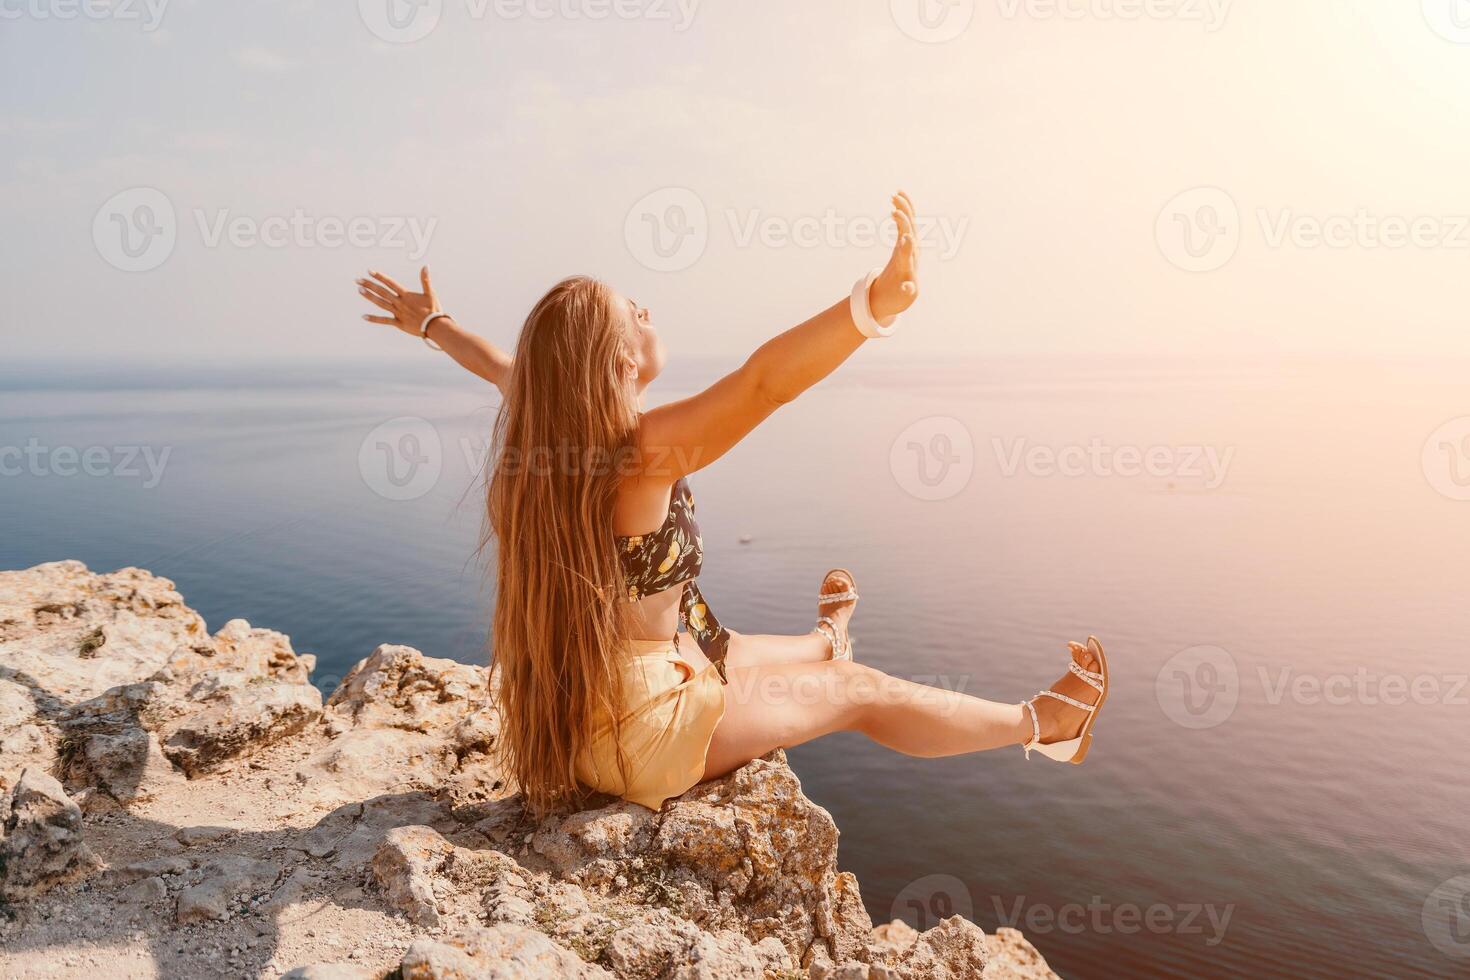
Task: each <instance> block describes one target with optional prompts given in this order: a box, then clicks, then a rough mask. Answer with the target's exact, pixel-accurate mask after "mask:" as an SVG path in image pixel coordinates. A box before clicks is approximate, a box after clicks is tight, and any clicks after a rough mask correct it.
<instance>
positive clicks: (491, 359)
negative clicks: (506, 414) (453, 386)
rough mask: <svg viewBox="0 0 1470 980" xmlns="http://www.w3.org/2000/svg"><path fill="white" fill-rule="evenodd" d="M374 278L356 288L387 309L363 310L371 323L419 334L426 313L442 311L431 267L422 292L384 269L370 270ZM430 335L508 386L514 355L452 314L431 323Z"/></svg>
mask: <svg viewBox="0 0 1470 980" xmlns="http://www.w3.org/2000/svg"><path fill="white" fill-rule="evenodd" d="M368 275H369V276H371V277H372V278H371V279H359V280H357V291H358V292H359V293H361V294H362V296H363V298H364V299H366V300H368V301H369V302H370V303H373V304H374V305H376V306H379V307H381V308H382V309H384V310H386V311H387V312H388V313H389V314H390V315H389V316H371V315H367V314H364V315H363V319H364V320H368V321H370V322H372V323H385V324H387V325H389V326H393V327H397V328H398V329H399V330H402V331H403V332H404V333H406V334H409V335H411V336H414V337H417V336H419V327H420V325H421V324H422V323H423V322H424V317H426V316H428V315H429V314H430V313H437V312H439V311H440V310H441V309H442V307H440V305H439V297H438V296H436V295H435V294H434V284H433V283H432V282H431V281H430V280H429V267H428V266H424V267H423V268H422V269H421V270H419V280H420V281H421V282H422V284H423V290H424V291H423V292H422V293H415V292H413V291H412V290H409V289H405V288H404V287H403V286H401V285H399V284H398V282H397V281H396V280H394V279H392V278H391V277H389V276H385V275H383V274H382V273H381V272H376V271H373V272H369V273H368ZM429 339H430V340H432V341H433V342H434V343H436V344H438V345H439V346H440V347H442V348H443V349H444V353H446V354H448V355H449V356H450V357H452V358H454V359H455V361H457V362H458V363H459V365H460V366H461V367H463V368H464V369H465V370H467V371H469V372H470V373H472V374H477V375H479V376H480V377H482V378H484V379H485V380H486V381H488V382H490V383H491V384H493V385H494V386H495V387H497V388H499V389H501V391H504V390H505V381H506V379H507V378H509V377H510V363H511V356H510V354H508V353H506V352H505V351H503V350H501V349H500V348H499V347H496V346H495V345H494V344H492V343H490V342H489V341H488V340H486V339H484V338H483V337H480V336H478V335H476V334H473V333H471V332H470V331H468V330H466V329H464V328H463V327H461V326H460V325H459V324H458V323H456V322H455V320H454V318H453V317H450V316H441V317H438V318H437V319H435V320H434V322H433V323H431V324H429Z"/></svg>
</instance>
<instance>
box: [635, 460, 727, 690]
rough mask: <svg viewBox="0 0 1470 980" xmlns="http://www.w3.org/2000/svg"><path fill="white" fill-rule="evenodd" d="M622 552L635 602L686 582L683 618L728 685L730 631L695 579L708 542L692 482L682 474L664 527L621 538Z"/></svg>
mask: <svg viewBox="0 0 1470 980" xmlns="http://www.w3.org/2000/svg"><path fill="white" fill-rule="evenodd" d="M618 554H619V556H620V557H621V558H622V561H623V584H624V585H625V586H626V588H627V592H628V599H629V600H630V601H635V602H636V601H637V600H639V599H642V598H643V597H644V596H650V595H654V594H656V593H659V592H663V591H665V590H666V589H672V588H674V587H675V586H683V588H684V594H683V595H682V596H681V597H680V598H679V618H680V619H681V620H682V621H683V623H684V625H685V627H687V628H688V630H689V633H690V635H691V636H693V637H694V642H695V643H698V644H699V649H700V650H702V651H704V655H705V656H706V657H708V658H709V661H710V663H712V664H714V665H715V669H716V670H717V671H719V672H720V682H721V683H726V682H727V681H726V678H725V653H726V651H727V649H728V648H729V645H730V632H729V631H728V630H726V629H725V628H724V627H723V626H721V625H720V621H719V620H718V619H716V618H715V614H714V613H712V612H710V609H709V606H708V605H706V604H705V601H704V596H703V595H702V594H701V593H700V591H699V583H698V582H697V581H695V580H696V579H697V578H698V576H699V571H700V569H701V568H702V567H703V565H704V541H703V540H702V539H701V538H700V536H699V522H698V521H696V520H695V519H694V495H693V494H692V493H690V492H689V483H688V481H687V480H684V479H682V478H681V479H680V480H679V482H678V483H675V484H674V489H673V491H672V492H671V493H670V494H669V516H668V517H666V518H665V519H664V523H663V526H662V527H660V528H659V529H658V530H657V531H654V532H653V533H652V534H635V535H632V536H630V537H620V538H618Z"/></svg>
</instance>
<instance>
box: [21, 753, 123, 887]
mask: <svg viewBox="0 0 1470 980" xmlns="http://www.w3.org/2000/svg"><path fill="white" fill-rule="evenodd" d="M100 864H101V862H100V861H99V860H98V859H97V856H96V855H94V854H93V853H92V851H91V849H90V848H88V847H87V845H86V843H85V841H83V839H82V811H81V808H80V807H78V806H77V805H76V803H75V802H74V801H73V800H72V799H71V797H69V796H67V795H66V791H65V790H63V789H62V788H61V784H60V783H59V782H57V781H56V780H55V779H53V778H52V777H51V776H48V775H46V774H45V773H44V772H40V771H38V770H34V769H27V770H25V771H24V772H22V773H21V774H20V778H19V779H18V780H17V781H16V783H15V786H14V788H13V789H12V790H11V791H10V793H9V795H8V796H5V797H3V798H0V897H4V898H22V897H25V896H28V895H34V894H39V893H40V892H43V891H46V890H47V889H48V888H51V887H53V886H55V885H57V884H60V883H61V882H64V881H68V880H71V879H73V878H77V877H79V876H82V875H85V874H87V873H89V872H91V871H93V870H95V869H96V868H97V867H99V865H100Z"/></svg>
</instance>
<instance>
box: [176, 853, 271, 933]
mask: <svg viewBox="0 0 1470 980" xmlns="http://www.w3.org/2000/svg"><path fill="white" fill-rule="evenodd" d="M280 871H281V869H280V867H279V866H278V865H276V864H273V863H271V862H269V861H258V860H255V859H253V858H247V857H239V856H236V855H226V856H222V857H219V858H216V859H215V860H213V861H211V862H209V863H208V864H207V865H205V866H204V867H203V868H202V869H201V872H202V873H201V876H200V880H199V881H198V882H197V883H196V884H193V885H190V886H189V887H187V888H185V889H184V890H183V891H182V892H181V893H180V894H179V903H178V907H177V909H176V910H175V912H176V917H177V919H178V922H179V924H180V925H186V924H188V923H191V922H203V921H207V920H211V919H214V920H222V919H226V918H228V917H229V914H230V909H231V905H232V903H233V902H234V901H235V899H237V898H239V897H240V896H242V895H246V894H249V893H254V892H260V891H262V890H267V889H270V888H273V887H274V886H275V883H276V878H277V877H278V876H279V875H280Z"/></svg>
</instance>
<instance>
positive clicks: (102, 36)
mask: <svg viewBox="0 0 1470 980" xmlns="http://www.w3.org/2000/svg"><path fill="white" fill-rule="evenodd" d="M390 4H391V6H390ZM416 4H417V5H416ZM416 4H415V2H411V0H361V2H360V3H354V2H351V0H334V2H325V0H321V2H311V0H251V2H249V3H223V2H216V3H208V4H206V3H201V2H198V0H146V2H145V0H114V2H113V4H112V5H111V6H110V7H109V6H106V5H103V4H101V3H100V0H0V78H3V82H4V84H3V86H0V146H3V147H4V152H3V156H0V227H3V229H4V231H3V234H0V268H3V270H4V271H3V273H0V281H3V285H4V299H3V301H0V317H3V320H0V339H3V350H4V355H5V356H6V357H14V358H26V359H29V358H46V357H52V356H68V357H77V358H89V359H97V358H102V359H119V360H122V359H125V360H130V361H131V360H143V361H153V360H157V361H177V360H185V361H189V360H193V361H201V360H207V361H211V362H221V361H228V360H230V359H233V358H241V357H249V358H252V359H258V358H269V357H277V356H280V357H298V356H299V357H303V358H306V357H309V358H319V357H322V356H332V355H336V354H340V355H342V356H352V357H425V356H428V354H427V352H425V351H424V350H423V349H422V347H421V345H416V342H415V341H412V340H410V339H409V338H406V337H404V336H402V335H400V334H396V333H392V332H391V331H390V330H389V328H381V327H372V326H370V325H367V324H364V323H363V322H362V321H361V320H360V319H359V315H360V314H361V313H362V312H364V310H363V307H362V304H361V303H359V302H358V301H357V299H356V296H355V294H354V291H353V288H352V283H351V279H352V277H353V276H354V275H355V274H357V273H358V272H360V271H361V270H362V269H364V268H366V267H368V266H375V267H378V268H381V269H383V270H385V271H388V272H390V273H391V274H394V275H398V276H400V278H402V277H409V276H411V275H412V274H413V271H414V270H415V269H416V267H417V264H418V255H419V253H420V252H423V254H424V255H425V256H426V257H427V259H428V261H429V262H430V263H431V264H432V266H433V268H434V271H435V279H436V282H437V284H438V286H439V288H440V292H441V293H442V295H443V298H444V301H445V304H446V306H447V307H448V308H449V309H451V310H452V311H454V312H455V313H456V314H458V315H459V317H460V318H461V319H462V320H463V321H465V322H467V323H469V324H470V325H472V326H474V327H477V328H478V329H480V330H481V331H482V332H484V333H486V334H488V335H489V336H491V337H493V338H495V339H497V340H499V341H501V342H503V343H506V344H509V343H510V342H511V341H512V339H513V337H514V332H515V330H516V328H517V327H518V325H519V323H520V320H521V318H522V317H523V316H524V314H525V312H526V310H527V309H528V308H529V307H530V305H531V303H532V302H533V301H534V300H535V298H536V297H537V296H538V295H539V294H540V293H541V292H542V291H544V290H545V288H546V287H547V286H549V285H550V284H551V283H552V282H553V281H555V280H556V279H557V278H560V277H561V276H563V275H566V274H569V273H573V272H590V273H594V274H597V275H600V276H603V277H605V278H607V279H609V280H611V281H612V282H613V283H614V284H615V285H616V286H618V287H619V288H621V289H623V290H624V291H625V292H626V293H629V294H630V295H632V296H634V297H635V298H637V299H639V300H640V301H642V302H644V303H646V304H648V305H649V306H650V307H651V308H652V309H653V312H654V317H655V322H656V323H658V324H659V325H660V326H661V327H662V328H663V330H664V331H665V333H666V336H667V337H668V340H669V342H670V345H671V346H672V348H673V349H674V351H675V353H676V354H677V353H679V352H689V353H721V354H731V355H735V354H740V353H743V352H745V351H747V350H749V349H751V348H752V347H753V346H754V345H755V344H757V343H758V342H759V341H761V340H762V339H764V338H765V337H766V336H769V335H770V334H772V333H774V332H775V331H777V330H779V329H782V328H784V327H786V326H788V325H790V323H792V322H794V321H795V320H797V319H800V318H802V317H804V316H805V315H807V314H809V313H811V312H814V311H815V310H816V309H819V308H821V307H822V306H824V305H826V304H827V303H830V302H832V301H834V300H836V299H837V298H839V297H841V296H842V295H843V294H844V293H845V292H846V291H847V290H848V288H849V287H850V284H851V282H852V280H853V279H854V278H855V277H856V276H857V275H859V274H860V273H861V272H863V271H864V270H865V269H866V268H868V267H870V266H871V265H874V264H877V263H879V262H881V261H882V258H883V255H884V252H885V250H884V248H883V247H882V245H881V244H875V243H874V242H873V241H872V240H871V239H872V231H873V222H874V219H875V218H882V217H883V216H885V215H886V212H887V203H886V202H887V195H888V193H889V192H890V191H891V190H892V189H893V188H895V187H897V186H903V187H905V188H907V189H908V190H909V191H910V193H911V194H912V195H913V197H914V199H915V201H916V202H917V204H918V207H919V210H920V212H921V214H923V215H925V216H926V218H927V222H926V225H927V228H928V230H927V232H926V235H927V238H928V241H929V248H928V252H927V255H926V259H925V262H926V265H925V280H924V288H925V295H924V297H923V299H922V301H921V306H920V308H919V310H917V311H916V313H915V315H913V316H912V317H911V321H910V323H909V324H908V325H907V326H906V328H905V331H904V333H903V334H902V336H901V338H900V339H896V340H894V341H892V342H891V343H892V344H893V345H894V348H893V349H896V350H899V351H902V352H904V353H907V354H914V355H922V356H942V355H945V354H948V353H950V352H962V353H965V354H987V353H995V354H1007V355H1009V354H1027V353H1049V352H1082V353H1097V354H1114V353H1116V354H1120V355H1129V356H1131V355H1139V354H1163V355H1180V354H1184V355H1189V354H1201V355H1207V356H1219V355H1234V354H1251V353H1258V352H1266V353H1272V352H1278V351H1284V352H1307V353H1332V352H1355V353H1383V354H1393V355H1443V354H1462V355H1463V354H1467V353H1470V315H1467V303H1466V299H1465V296H1466V293H1465V286H1466V283H1467V282H1470V275H1467V273H1470V218H1467V217H1466V216H1470V121H1467V115H1466V112H1467V109H1466V107H1467V105H1470V3H1467V2H1465V0H1424V2H1423V4H1422V7H1421V3H1420V0H1403V2H1397V3H1392V4H1389V3H1383V2H1382V0H1310V2H1307V0H1301V2H1289V3H1288V2H1282V0H1240V2H1230V0H1052V2H1048V0H1031V2H1025V0H948V3H947V4H946V3H945V2H943V0H820V2H817V0H800V2H794V0H740V2H735V0H721V2H717V0H704V2H698V0H416ZM1462 25H1463V26H1462ZM420 34H422V35H423V36H422V37H418V38H417V39H416V40H414V39H412V38H414V37H415V36H417V35H420ZM1197 188H1204V189H1203V190H1195V189H1197ZM1186 192H1192V193H1186ZM1180 195H1183V196H1182V197H1181V196H1180ZM655 236H657V237H655ZM344 238H346V239H350V240H349V241H343V240H342V239H344ZM130 269H131V270H141V271H128V270H130Z"/></svg>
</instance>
